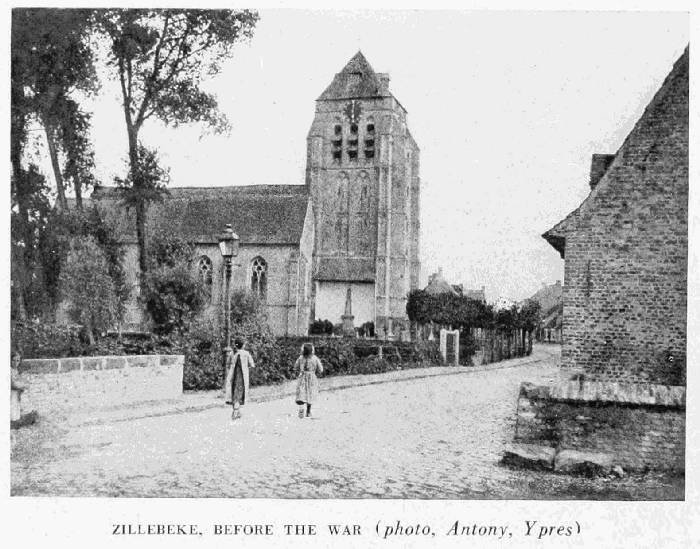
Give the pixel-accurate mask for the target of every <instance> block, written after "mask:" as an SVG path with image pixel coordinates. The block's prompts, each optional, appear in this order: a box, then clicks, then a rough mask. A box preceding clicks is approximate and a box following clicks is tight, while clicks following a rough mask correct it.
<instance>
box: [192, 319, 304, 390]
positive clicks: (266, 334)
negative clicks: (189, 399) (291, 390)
mask: <svg viewBox="0 0 700 549" xmlns="http://www.w3.org/2000/svg"><path fill="white" fill-rule="evenodd" d="M237 337H242V338H243V339H244V340H245V342H246V344H245V348H246V349H247V350H248V351H249V352H250V354H251V355H252V357H253V360H254V361H255V368H252V369H251V370H250V384H251V385H270V384H273V383H279V382H281V381H284V380H286V379H291V369H292V367H293V365H294V364H293V363H292V365H291V366H287V367H285V365H284V364H283V363H282V362H281V361H280V356H281V350H280V348H279V346H278V345H277V342H276V340H275V338H274V336H273V335H272V332H271V331H270V328H269V327H268V326H267V324H266V323H265V322H264V321H263V320H262V318H261V317H260V316H257V315H254V316H252V317H250V318H248V319H246V320H244V321H242V322H237V323H234V324H232V326H231V340H232V341H234V340H235V338H237ZM186 341H187V343H186V346H185V348H184V354H185V369H184V373H183V388H184V389H186V390H206V389H220V388H221V387H223V384H224V368H223V334H222V332H221V329H220V328H218V327H216V325H215V324H214V323H213V322H211V321H209V320H203V321H197V322H195V323H193V325H192V327H191V328H190V331H189V333H188V336H187V338H186Z"/></svg>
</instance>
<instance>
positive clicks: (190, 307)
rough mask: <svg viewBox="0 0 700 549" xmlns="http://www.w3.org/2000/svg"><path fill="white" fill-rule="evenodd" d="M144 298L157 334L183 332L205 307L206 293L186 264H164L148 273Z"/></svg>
mask: <svg viewBox="0 0 700 549" xmlns="http://www.w3.org/2000/svg"><path fill="white" fill-rule="evenodd" d="M143 299H144V303H145V305H146V310H147V311H148V314H149V315H150V317H151V320H153V331H154V332H155V333H156V334H171V333H173V332H177V333H178V334H183V333H185V332H186V331H187V330H188V328H189V325H190V323H191V322H192V319H193V318H194V317H195V316H196V315H197V314H198V313H199V312H200V311H201V310H202V309H203V308H204V305H205V304H206V293H205V290H204V285H203V284H202V282H201V281H200V280H199V279H198V278H196V277H195V276H194V275H193V273H192V271H191V269H190V268H189V266H187V265H186V264H177V265H175V266H172V267H171V266H168V265H163V266H160V267H156V268H153V269H151V270H150V271H148V273H146V276H145V280H144V287H143Z"/></svg>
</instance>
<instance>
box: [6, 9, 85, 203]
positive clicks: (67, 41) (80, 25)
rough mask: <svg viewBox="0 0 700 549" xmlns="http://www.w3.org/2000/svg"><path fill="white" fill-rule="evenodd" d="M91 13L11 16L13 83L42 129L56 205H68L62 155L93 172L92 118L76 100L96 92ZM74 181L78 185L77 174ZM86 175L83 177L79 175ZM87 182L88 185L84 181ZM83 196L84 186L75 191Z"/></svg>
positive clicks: (31, 12)
mask: <svg viewBox="0 0 700 549" xmlns="http://www.w3.org/2000/svg"><path fill="white" fill-rule="evenodd" d="M93 21H94V17H93V10H87V9H47V8H35V9H15V10H13V12H12V38H13V43H12V64H13V80H15V79H16V84H17V86H18V88H20V87H21V89H22V94H23V96H24V100H25V103H24V106H25V111H26V112H25V115H26V114H29V113H31V114H32V115H33V116H34V117H35V118H36V119H37V120H38V121H39V122H40V123H41V125H42V126H43V129H44V132H45V135H46V142H47V146H48V150H49V157H50V159H51V166H52V169H53V174H54V178H55V181H56V201H57V204H58V206H59V207H62V208H65V206H66V189H65V182H64V169H63V167H62V162H61V158H60V156H61V153H63V155H64V156H66V158H67V162H68V163H72V164H73V165H76V164H77V165H81V166H84V167H88V168H90V167H91V165H90V162H86V161H85V160H86V159H88V160H89V159H90V158H91V150H90V147H89V141H88V140H87V129H88V128H89V116H88V115H87V114H86V113H83V112H82V111H81V110H80V107H79V105H78V103H77V102H76V100H75V99H74V98H73V97H72V95H73V94H74V93H75V92H76V91H78V90H80V91H82V92H85V93H93V92H94V91H96V89H97V78H96V73H95V67H94V55H93V48H92V47H91V44H90V42H89V39H90V36H91V32H92V29H93ZM71 170H72V171H71V172H70V176H71V177H72V179H73V183H74V185H75V182H76V180H75V178H74V177H73V176H74V174H75V169H74V168H71ZM81 175H84V174H81ZM85 181H87V180H85ZM77 192H78V195H80V194H81V189H80V187H78V188H77Z"/></svg>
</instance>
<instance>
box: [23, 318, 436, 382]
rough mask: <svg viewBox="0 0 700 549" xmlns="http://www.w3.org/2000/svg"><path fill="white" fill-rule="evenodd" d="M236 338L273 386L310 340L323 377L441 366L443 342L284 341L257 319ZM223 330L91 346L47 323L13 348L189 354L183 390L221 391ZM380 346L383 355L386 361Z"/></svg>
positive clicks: (289, 374) (31, 354)
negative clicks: (441, 343)
mask: <svg viewBox="0 0 700 549" xmlns="http://www.w3.org/2000/svg"><path fill="white" fill-rule="evenodd" d="M232 335H233V339H235V337H236V336H243V337H244V338H245V340H246V348H247V349H248V350H249V351H250V353H251V354H252V355H253V359H254V360H255V364H256V367H255V368H254V369H252V370H251V372H250V383H251V385H254V386H255V385H271V384H275V383H281V382H283V381H287V380H293V379H295V378H296V372H295V371H294V363H295V362H296V359H297V358H298V357H299V355H300V352H301V345H302V344H303V343H304V342H307V341H310V342H312V343H313V344H314V347H315V349H316V354H317V355H318V356H319V358H320V359H321V361H322V362H323V367H324V373H323V376H324V377H325V376H336V375H357V374H375V373H381V372H388V371H393V370H401V369H406V368H420V367H426V366H438V365H440V364H441V362H442V360H441V356H440V352H439V349H438V344H437V342H428V341H420V342H416V343H408V342H398V341H395V342H386V341H379V340H372V339H361V338H339V337H306V338H301V337H288V338H286V337H282V338H275V337H274V336H273V335H272V333H271V332H270V330H269V328H268V327H267V325H266V324H265V323H264V322H263V321H261V320H257V319H256V318H252V319H250V320H247V321H245V322H237V323H234V324H233V325H232ZM221 341H222V338H221V332H220V330H219V328H217V327H216V326H215V325H214V324H213V323H212V322H210V321H206V320H205V321H200V322H196V323H195V324H194V325H193V326H192V327H191V329H190V332H189V333H188V335H187V336H186V337H184V338H182V339H179V340H178V339H176V338H173V337H160V336H155V335H152V334H147V333H139V334H134V333H129V334H123V336H122V337H121V339H120V338H118V336H117V335H116V334H111V333H110V334H105V335H104V336H103V337H100V338H99V339H97V341H96V343H95V345H90V344H89V343H88V342H87V338H85V337H84V336H83V335H81V330H80V328H79V327H59V326H55V325H52V324H45V323H24V324H16V325H15V326H14V328H13V331H12V345H13V348H16V349H18V350H19V351H20V352H21V353H22V356H23V357H24V358H64V357H71V356H101V355H136V354H139V355H140V354H184V355H185V367H184V373H183V389H185V390H210V389H220V388H221V386H222V385H223V367H222V352H221ZM380 348H381V354H382V356H381V357H380V356H379V354H380Z"/></svg>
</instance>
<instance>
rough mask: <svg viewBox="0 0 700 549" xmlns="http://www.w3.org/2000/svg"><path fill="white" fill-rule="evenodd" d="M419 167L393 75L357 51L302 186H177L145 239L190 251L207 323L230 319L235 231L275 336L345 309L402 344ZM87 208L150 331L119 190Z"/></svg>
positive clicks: (105, 191)
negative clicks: (110, 236)
mask: <svg viewBox="0 0 700 549" xmlns="http://www.w3.org/2000/svg"><path fill="white" fill-rule="evenodd" d="M419 167H420V159H419V150H418V146H417V145H416V142H415V141H414V139H413V137H412V136H411V133H410V132H409V130H408V127H407V124H406V109H405V108H404V107H403V106H402V105H401V103H400V102H399V101H398V100H397V99H396V98H395V97H394V96H393V94H392V93H391V91H390V90H389V76H388V75H387V74H382V73H375V72H374V70H373V69H372V67H371V66H370V65H369V63H368V62H367V60H366V59H365V57H364V56H363V54H362V53H361V52H358V53H357V54H356V55H355V56H354V57H353V58H352V59H350V61H349V62H348V63H347V65H345V67H344V68H343V69H342V70H341V71H340V72H339V73H337V74H336V75H335V77H334V78H333V80H332V82H331V83H330V85H329V86H328V87H327V88H326V89H325V91H323V93H322V94H321V95H320V96H319V98H318V99H317V100H316V111H315V116H314V119H313V123H312V124H311V129H310V131H309V133H308V136H307V159H306V181H305V182H304V184H298V185H247V186H242V185H236V186H228V187H177V188H171V189H170V194H169V196H166V197H165V198H164V200H163V201H162V202H160V203H156V204H154V205H152V206H151V207H150V208H149V212H148V216H147V225H146V226H147V234H150V235H153V234H155V233H157V232H159V231H164V230H167V231H168V232H170V233H171V234H175V235H178V236H180V237H182V238H184V239H185V240H187V241H189V242H191V243H192V244H193V245H194V246H195V248H196V254H197V256H196V258H195V261H194V264H193V268H194V269H197V273H198V275H199V276H201V277H202V280H203V281H204V282H205V284H206V285H207V286H209V289H210V292H209V294H210V295H211V301H210V303H209V306H208V308H207V311H206V312H205V314H207V313H208V314H212V315H216V314H220V312H221V311H222V310H223V303H224V299H223V298H224V295H225V293H224V265H223V259H222V257H221V255H220V253H219V248H218V236H219V235H220V234H221V233H222V232H223V230H224V228H225V226H226V225H227V224H231V225H232V227H233V230H234V231H235V232H236V233H237V234H238V236H239V238H240V247H239V254H238V256H237V257H236V258H234V261H233V263H234V266H233V270H232V278H231V287H232V290H233V291H235V290H246V291H249V292H253V293H254V294H256V295H257V296H258V297H259V298H260V299H261V301H262V303H263V304H264V308H265V314H266V316H267V320H268V323H269V325H270V327H271V329H272V330H273V332H274V333H275V334H276V335H306V334H307V333H308V328H309V324H310V322H312V321H313V320H315V319H319V320H330V321H331V322H333V323H334V324H337V323H340V322H341V317H342V316H343V315H344V314H345V313H346V309H347V308H348V307H349V308H350V309H351V314H352V316H353V322H354V326H360V325H361V324H363V323H365V322H373V323H374V324H375V333H376V334H377V336H378V337H386V338H394V337H396V338H398V337H406V336H407V334H408V329H409V322H408V318H407V316H406V299H407V295H408V293H409V292H410V291H411V290H413V289H416V288H418V284H419V272H420V256H419V251H420V250H419V241H420V221H419V214H420V178H419ZM91 201H92V202H93V203H94V204H95V205H96V206H97V207H98V208H99V209H100V210H101V211H102V212H104V213H105V215H106V216H107V217H108V219H109V220H110V222H111V223H112V224H113V225H114V227H115V229H116V231H117V234H118V237H119V239H120V242H122V243H123V245H124V246H125V262H126V265H125V266H126V271H127V273H128V277H129V283H130V284H131V286H132V288H133V290H134V291H132V296H133V297H132V301H131V303H130V304H129V306H128V313H127V319H126V323H125V324H126V326H127V328H132V329H139V328H143V327H145V322H146V320H147V319H146V317H145V315H144V312H143V310H142V309H141V307H140V306H139V305H138V302H137V300H136V297H135V296H138V277H137V272H138V259H137V258H138V249H137V244H136V225H135V221H134V216H133V212H128V211H126V210H125V209H124V207H123V206H122V205H121V203H120V200H119V197H118V195H117V191H116V189H114V188H108V187H98V188H96V189H95V191H94V192H93V194H92V196H91Z"/></svg>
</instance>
